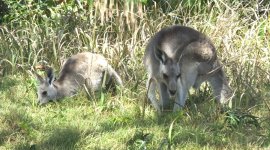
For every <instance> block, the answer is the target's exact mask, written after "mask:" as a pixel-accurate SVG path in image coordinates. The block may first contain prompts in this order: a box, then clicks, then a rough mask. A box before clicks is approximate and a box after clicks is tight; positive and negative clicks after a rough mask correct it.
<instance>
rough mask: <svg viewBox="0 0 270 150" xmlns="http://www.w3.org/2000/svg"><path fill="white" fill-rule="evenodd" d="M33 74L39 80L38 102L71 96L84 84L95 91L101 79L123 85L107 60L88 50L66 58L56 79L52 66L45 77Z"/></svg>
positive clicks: (99, 85)
mask: <svg viewBox="0 0 270 150" xmlns="http://www.w3.org/2000/svg"><path fill="white" fill-rule="evenodd" d="M35 75H36V77H37V79H38V81H39V85H38V93H37V94H38V102H39V103H40V104H44V103H47V102H49V100H57V99H59V98H62V97H66V96H72V95H74V94H75V93H76V92H77V91H78V90H79V89H80V88H81V87H83V86H84V85H85V86H86V88H87V89H88V90H89V91H91V92H95V91H97V90H100V88H101V87H102V84H103V81H104V80H103V79H106V80H105V82H106V83H109V82H110V81H111V79H113V81H114V82H115V83H116V84H118V85H119V86H122V85H123V83H122V80H121V78H120V77H119V75H118V74H117V73H116V71H115V70H114V69H113V68H112V67H111V65H110V64H108V62H107V60H106V59H105V58H104V57H103V56H102V55H100V54H94V53H90V52H83V53H79V54H76V55H73V56H72V57H70V58H68V59H67V60H66V62H65V63H64V65H63V67H62V70H61V72H60V76H59V79H57V80H55V78H54V74H53V70H52V68H49V69H48V70H47V77H46V78H45V79H44V78H42V77H41V76H40V75H38V74H37V73H35Z"/></svg>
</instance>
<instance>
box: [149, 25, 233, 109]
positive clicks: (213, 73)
mask: <svg viewBox="0 0 270 150" xmlns="http://www.w3.org/2000/svg"><path fill="white" fill-rule="evenodd" d="M144 65H145V67H146V70H147V72H148V81H147V88H148V92H147V95H148V98H149V100H150V101H151V102H152V104H153V106H154V107H155V108H156V109H157V110H158V112H161V111H162V110H164V109H168V108H169V103H170V101H169V99H171V98H173V99H174V100H175V103H174V108H173V110H174V111H176V110H178V109H179V108H181V107H183V106H184V105H185V101H186V98H187V93H188V90H189V89H190V88H191V87H192V86H193V87H194V88H198V87H200V85H201V83H202V82H204V81H209V83H210V84H211V86H212V88H213V90H214V94H215V97H216V99H217V101H218V102H219V103H221V104H224V103H226V102H227V101H228V100H229V99H231V97H232V90H231V88H230V87H229V86H228V83H227V80H226V77H225V74H224V72H223V70H222V67H221V64H220V63H219V61H218V59H217V55H216V49H215V47H214V45H213V44H212V42H211V41H210V39H209V38H208V37H206V36H205V35H204V34H202V33H200V32H198V31H196V30H194V29H192V28H189V27H184V26H176V25H175V26H171V27H167V28H164V29H162V30H161V31H159V32H158V33H156V34H155V35H154V36H153V37H152V38H151V39H150V42H149V43H148V45H147V47H146V51H145V54H144ZM156 89H158V91H159V95H160V96H159V97H160V102H161V103H159V102H158V100H157V98H156V93H155V91H156Z"/></svg>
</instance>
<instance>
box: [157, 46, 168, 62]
mask: <svg viewBox="0 0 270 150" xmlns="http://www.w3.org/2000/svg"><path fill="white" fill-rule="evenodd" d="M154 53H155V57H156V58H157V59H158V60H159V61H161V62H162V63H163V64H164V63H165V62H166V60H167V55H166V53H164V52H163V51H162V50H161V49H159V48H158V47H156V48H155V50H154Z"/></svg>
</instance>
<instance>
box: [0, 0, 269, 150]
mask: <svg viewBox="0 0 270 150" xmlns="http://www.w3.org/2000/svg"><path fill="white" fill-rule="evenodd" d="M7 6H8V7H7ZM0 7H1V9H0V16H1V19H0V23H1V26H0V149H63V150H64V149H65V150H66V149H268V148H270V102H269V97H268V96H270V95H269V94H270V93H269V90H270V70H269V68H270V51H269V47H270V42H269V36H270V32H269V31H270V20H269V15H268V10H269V3H268V2H267V1H262V2H257V1H237V0H227V1H222V0H214V1H211V0H202V1H197V0H181V1H174V0H167V1H155V2H154V1H151V0H137V1H135V0H134V1H132V0H130V1H124V0H121V1H116V0H115V1H114V0H110V1H102V0H96V1H92V0H88V1H82V0H81V1H80V0H76V1H68V0H67V1H63V0H59V1H57V2H55V1H53V0H48V1H42V0H34V1H33V0H21V1H15V0H4V1H0ZM2 8H3V9H2ZM173 24H181V25H185V26H190V27H193V28H195V29H197V30H199V31H201V32H203V33H205V34H207V35H208V36H209V37H210V38H211V39H212V40H213V42H214V43H215V45H216V48H217V49H218V57H219V58H220V59H221V61H222V63H223V65H224V69H225V71H226V73H227V75H228V78H229V81H230V85H231V87H232V88H233V89H234V91H235V97H234V99H233V102H232V109H228V110H225V111H224V112H223V113H221V112H220V111H219V109H218V106H217V105H216V103H215V102H214V99H213V97H212V94H211V90H210V89H209V88H208V85H207V84H205V85H204V86H202V87H201V89H200V90H199V91H198V92H194V90H191V91H190V96H189V99H188V102H187V105H186V107H185V108H184V109H183V110H181V111H179V112H166V113H164V114H163V115H161V116H158V115H157V114H156V112H155V110H154V109H153V108H152V107H151V105H146V107H144V100H145V93H146V88H145V83H146V72H145V70H144V67H143V64H142V57H143V53H144V49H145V45H146V44H147V41H148V40H149V38H150V37H151V36H152V35H153V34H154V33H155V32H157V31H159V30H160V29H161V28H163V27H165V26H168V25H173ZM81 51H91V52H97V53H101V54H103V55H104V56H105V57H106V58H108V60H109V62H110V63H111V64H112V65H113V66H114V68H116V70H117V71H118V72H119V73H120V75H121V77H122V78H123V80H124V81H125V88H124V89H122V90H118V91H117V94H116V95H113V94H112V93H110V92H106V93H100V94H98V95H97V96H96V97H94V98H93V99H88V97H87V94H86V93H85V92H84V91H81V92H80V93H78V94H77V95H76V96H74V97H70V98H65V99H63V100H61V101H59V102H55V103H49V104H47V105H45V106H39V105H37V104H36V99H37V96H36V79H35V78H34V77H33V76H31V75H30V74H29V73H28V70H30V69H31V68H34V67H35V66H37V65H40V64H42V63H44V62H46V63H47V65H50V66H53V67H54V68H56V70H57V72H58V71H59V70H60V66H61V62H62V60H63V59H64V58H67V57H69V56H71V55H72V54H75V53H78V52H81ZM40 73H42V71H40Z"/></svg>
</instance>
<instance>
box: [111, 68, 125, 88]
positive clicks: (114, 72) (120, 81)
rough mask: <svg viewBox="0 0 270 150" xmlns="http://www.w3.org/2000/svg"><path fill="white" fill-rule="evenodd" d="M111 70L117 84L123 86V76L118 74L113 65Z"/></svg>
mask: <svg viewBox="0 0 270 150" xmlns="http://www.w3.org/2000/svg"><path fill="white" fill-rule="evenodd" d="M109 72H110V74H111V76H112V77H113V79H114V80H115V82H116V84H117V85H118V86H121V87H123V81H122V79H121V77H120V76H119V75H118V73H117V72H116V71H115V70H114V69H113V68H112V67H111V66H110V67H109Z"/></svg>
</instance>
